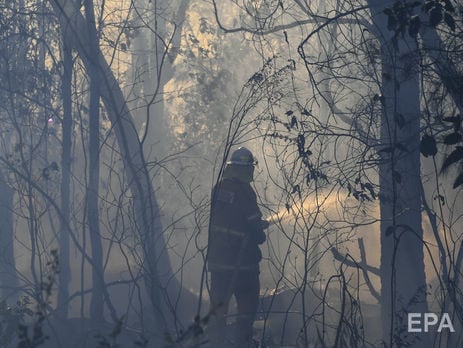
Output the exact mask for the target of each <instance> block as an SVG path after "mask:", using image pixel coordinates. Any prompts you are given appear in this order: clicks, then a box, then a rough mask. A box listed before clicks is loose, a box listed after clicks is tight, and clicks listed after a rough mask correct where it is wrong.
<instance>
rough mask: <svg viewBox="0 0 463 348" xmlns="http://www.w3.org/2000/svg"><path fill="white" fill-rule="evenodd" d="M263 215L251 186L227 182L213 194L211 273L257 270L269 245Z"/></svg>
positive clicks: (237, 182) (210, 244)
mask: <svg viewBox="0 0 463 348" xmlns="http://www.w3.org/2000/svg"><path fill="white" fill-rule="evenodd" d="M261 219H262V214H261V212H260V210H259V207H258V206H257V197H256V194H255V192H254V190H253V189H252V187H251V185H250V184H249V183H244V182H241V181H238V180H233V179H224V180H222V181H221V182H219V183H218V184H217V186H216V187H215V188H214V189H213V191H212V205H211V226H210V228H209V244H208V267H209V270H211V271H213V270H230V269H239V270H245V269H257V268H258V265H259V262H260V260H261V259H262V254H261V252H260V249H259V246H258V245H259V244H262V243H263V242H264V241H265V233H264V231H263V229H262V225H261Z"/></svg>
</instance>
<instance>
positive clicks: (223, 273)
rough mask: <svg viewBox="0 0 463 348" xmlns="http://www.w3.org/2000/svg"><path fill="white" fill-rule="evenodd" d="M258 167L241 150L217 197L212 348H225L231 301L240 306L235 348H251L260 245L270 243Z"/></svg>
mask: <svg viewBox="0 0 463 348" xmlns="http://www.w3.org/2000/svg"><path fill="white" fill-rule="evenodd" d="M255 164H256V161H255V160H254V157H253V155H252V153H251V151H249V150H248V149H246V148H245V147H240V148H239V149H237V150H236V151H234V152H233V154H232V155H231V158H230V161H228V162H227V164H226V167H225V170H224V173H223V177H222V180H220V181H219V183H218V184H217V185H216V186H215V187H214V189H213V191H212V205H211V219H210V221H211V225H210V229H209V243H208V255H207V260H208V269H209V271H210V273H211V287H210V299H211V307H212V312H213V313H214V314H215V316H214V319H213V322H212V323H211V327H210V331H211V332H210V340H211V346H212V347H214V348H215V347H224V341H225V338H226V337H227V335H226V319H225V317H226V315H227V312H228V304H229V301H230V299H231V297H232V296H235V299H236V303H237V312H238V313H237V318H236V332H235V335H234V337H233V339H232V342H231V343H232V346H233V347H240V348H241V347H244V348H246V347H251V345H252V335H253V329H252V326H253V322H254V318H255V316H256V312H257V308H258V304H259V291H260V284H259V262H260V260H261V259H262V254H261V251H260V249H259V244H262V243H263V242H265V239H266V237H265V233H264V229H265V228H267V227H268V222H267V221H265V220H262V214H261V212H260V210H259V207H258V206H257V198H256V193H255V192H254V190H253V189H252V187H251V181H253V174H254V165H255Z"/></svg>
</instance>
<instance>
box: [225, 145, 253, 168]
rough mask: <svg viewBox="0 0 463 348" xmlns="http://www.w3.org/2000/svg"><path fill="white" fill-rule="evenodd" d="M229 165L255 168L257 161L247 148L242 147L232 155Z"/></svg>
mask: <svg viewBox="0 0 463 348" xmlns="http://www.w3.org/2000/svg"><path fill="white" fill-rule="evenodd" d="M227 164H234V165H237V166H253V165H255V164H257V161H256V160H255V159H254V156H253V155H252V152H251V151H249V150H248V149H247V148H245V147H240V148H238V149H236V150H235V151H234V152H233V153H232V155H231V157H230V160H229V161H228V162H227Z"/></svg>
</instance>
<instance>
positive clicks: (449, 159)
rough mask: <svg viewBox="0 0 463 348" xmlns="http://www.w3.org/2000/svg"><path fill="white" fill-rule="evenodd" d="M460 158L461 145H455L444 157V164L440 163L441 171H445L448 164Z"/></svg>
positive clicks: (461, 155)
mask: <svg viewBox="0 0 463 348" xmlns="http://www.w3.org/2000/svg"><path fill="white" fill-rule="evenodd" d="M461 159H463V146H457V148H456V149H455V150H453V152H452V153H451V154H450V155H448V157H447V158H446V159H445V161H444V164H442V169H441V172H445V171H446V170H447V168H448V167H449V166H451V165H452V164H454V163H456V162H458V161H459V160H461Z"/></svg>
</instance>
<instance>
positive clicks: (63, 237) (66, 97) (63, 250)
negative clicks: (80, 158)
mask: <svg viewBox="0 0 463 348" xmlns="http://www.w3.org/2000/svg"><path fill="white" fill-rule="evenodd" d="M63 66H64V72H63V77H62V82H61V83H62V98H63V124H62V132H63V146H62V153H61V209H62V213H63V218H64V219H66V222H67V223H64V221H62V222H61V227H60V237H59V238H60V239H59V262H60V273H59V288H58V303H57V308H58V314H59V315H60V316H61V317H63V318H66V317H67V315H68V300H69V283H70V280H71V270H70V266H69V234H70V233H71V231H69V229H68V228H67V227H66V226H68V225H69V198H70V182H71V177H70V175H71V148H72V140H71V136H72V94H71V83H72V50H71V48H70V47H69V46H68V44H67V43H66V42H65V40H63Z"/></svg>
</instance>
